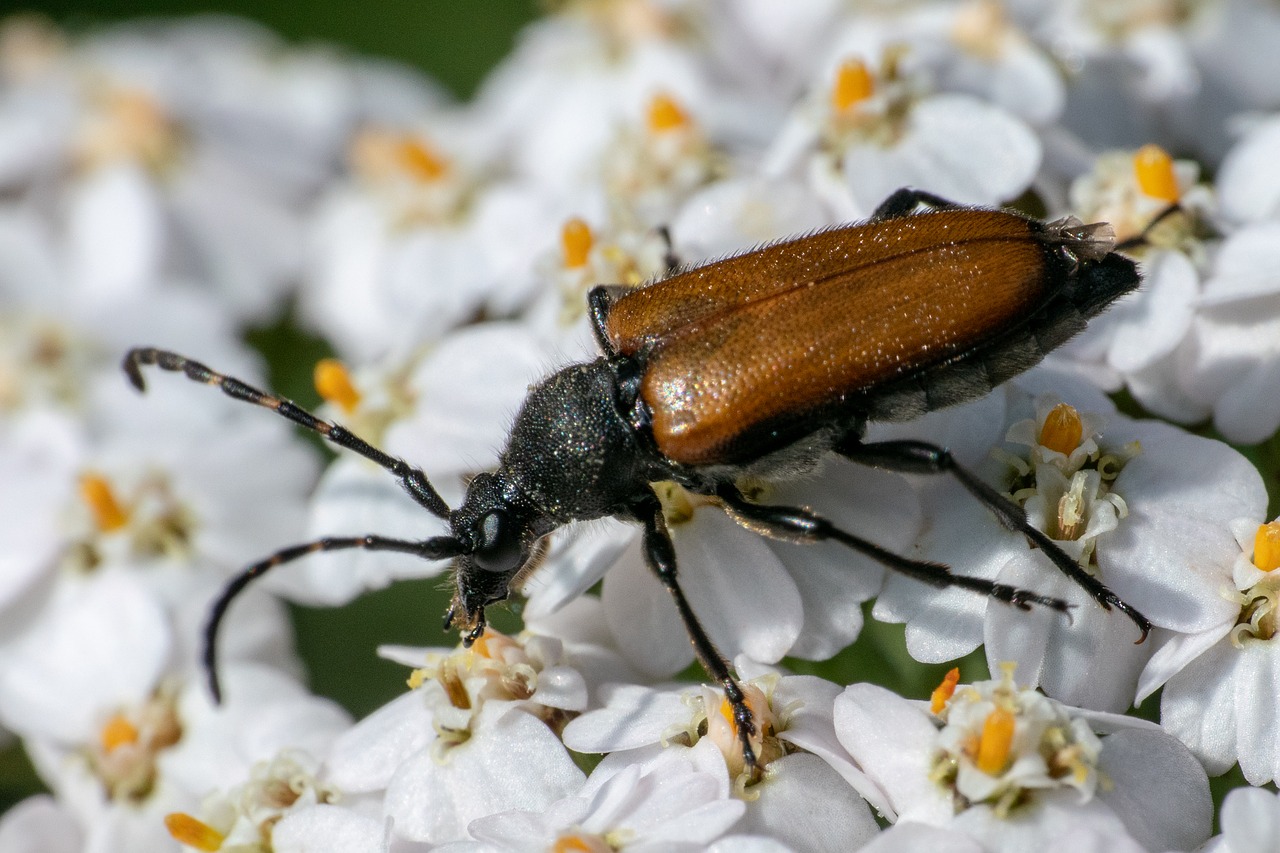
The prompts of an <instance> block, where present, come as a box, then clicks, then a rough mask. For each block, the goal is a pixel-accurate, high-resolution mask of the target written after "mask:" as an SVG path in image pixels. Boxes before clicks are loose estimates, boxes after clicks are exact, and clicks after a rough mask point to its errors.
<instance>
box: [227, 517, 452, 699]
mask: <svg viewBox="0 0 1280 853" xmlns="http://www.w3.org/2000/svg"><path fill="white" fill-rule="evenodd" d="M348 548H359V549H361V550H364V551H398V552H400V553H402V554H413V555H414V556H417V557H421V558H422V559H424V560H443V559H447V558H449V557H455V556H457V555H458V554H461V553H462V551H463V547H462V543H461V542H459V541H458V540H457V539H455V538H453V537H452V536H435V537H432V538H431V539H426V540H422V541H412V540H408V539H391V538H388V537H386V536H326V537H325V538H323V539H316V540H315V541H313V542H304V543H302V544H301V545H291V546H289V547H288V548H281V549H280V550H279V551H277V552H275V553H274V554H272V555H271V556H270V557H267V558H266V559H263V560H259V561H258V562H256V563H254V564H252V565H250V566H247V567H246V568H245V569H243V570H242V571H241V572H240V573H239V574H238V575H236V576H235V577H233V578H232V579H231V581H230V582H229V583H228V584H227V585H226V587H224V588H223V590H222V592H221V594H219V596H218V598H217V599H216V600H215V601H214V602H213V605H212V606H211V607H210V608H209V621H208V623H207V624H206V625H205V628H204V653H203V655H202V660H203V662H204V668H205V675H206V676H208V679H209V692H210V693H212V694H213V701H214V704H219V705H220V704H222V685H221V684H220V683H219V681H218V632H219V630H220V628H221V626H222V620H223V617H224V616H225V615H226V613H227V608H229V607H230V606H231V602H233V601H235V600H236V598H237V597H239V595H240V593H241V592H243V591H244V589H245V587H247V586H248V585H249V584H250V583H251V582H253V581H254V580H257V579H258V578H260V577H262V576H263V575H265V574H266V573H267V572H269V571H271V570H272V569H274V568H275V567H276V566H280V565H284V564H285V563H291V562H293V561H294V560H297V559H300V558H302V557H305V556H307V555H308V554H317V553H320V552H321V551H341V550H344V549H348Z"/></svg>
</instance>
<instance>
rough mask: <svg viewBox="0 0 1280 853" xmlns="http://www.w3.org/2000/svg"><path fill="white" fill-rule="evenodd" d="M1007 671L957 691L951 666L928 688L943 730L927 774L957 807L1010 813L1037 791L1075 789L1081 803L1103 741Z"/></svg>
mask: <svg viewBox="0 0 1280 853" xmlns="http://www.w3.org/2000/svg"><path fill="white" fill-rule="evenodd" d="M1013 669H1014V667H1013V666H1012V665H1009V666H1006V667H1004V672H1003V673H1002V676H1001V678H1000V680H998V681H986V682H980V683H978V684H974V685H970V686H967V687H964V688H960V689H959V690H956V687H955V683H954V679H955V678H958V676H959V670H955V669H953V670H951V672H950V673H949V674H948V677H947V682H946V683H945V684H944V686H942V687H939V689H938V690H937V691H935V692H934V696H933V699H932V701H931V704H930V710H931V711H932V712H933V713H934V714H935V715H936V716H937V717H938V719H939V720H940V721H941V723H942V728H941V729H939V732H938V752H937V756H936V758H935V760H934V767H933V770H932V771H931V773H930V777H931V778H932V779H934V781H936V782H937V783H938V784H939V785H941V786H943V787H944V788H945V789H950V790H951V792H952V797H953V799H954V802H955V807H956V811H957V812H959V811H963V810H964V809H966V808H968V807H969V806H971V805H973V804H976V803H985V804H987V805H989V806H991V807H992V809H993V811H994V813H995V814H996V816H997V817H1008V816H1009V815H1010V813H1012V812H1013V811H1014V810H1015V809H1017V808H1019V807H1021V806H1025V805H1026V804H1027V803H1028V802H1029V801H1030V800H1032V799H1033V798H1034V796H1035V792H1036V791H1037V790H1042V789H1050V788H1061V787H1071V788H1075V789H1076V791H1078V792H1079V794H1080V802H1082V803H1084V802H1088V801H1089V800H1090V799H1092V797H1093V795H1094V792H1095V790H1096V789H1097V786H1098V755H1099V753H1100V752H1101V750H1102V742H1101V741H1099V740H1098V737H1097V735H1095V734H1094V733H1093V732H1092V731H1091V730H1090V728H1089V725H1088V724H1087V723H1086V722H1085V721H1084V720H1083V719H1081V718H1078V717H1077V718H1072V717H1070V716H1069V715H1068V714H1067V713H1066V711H1065V709H1064V707H1063V706H1062V705H1061V704H1059V703H1057V702H1054V701H1053V700H1052V699H1049V698H1048V697H1047V696H1045V695H1044V694H1042V693H1039V692H1037V691H1035V690H1026V689H1023V688H1019V687H1018V686H1017V684H1015V683H1014V681H1013ZM952 691H955V692H952ZM948 694H950V695H948Z"/></svg>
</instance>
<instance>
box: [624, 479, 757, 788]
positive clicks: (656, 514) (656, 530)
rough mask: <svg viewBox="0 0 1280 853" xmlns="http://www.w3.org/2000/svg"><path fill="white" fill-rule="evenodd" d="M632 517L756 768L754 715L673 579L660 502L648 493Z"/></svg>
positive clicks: (747, 760)
mask: <svg viewBox="0 0 1280 853" xmlns="http://www.w3.org/2000/svg"><path fill="white" fill-rule="evenodd" d="M632 512H633V513H634V515H635V517H636V518H637V519H638V520H639V521H640V522H641V523H642V524H643V525H644V559H645V562H646V563H648V564H649V568H650V569H652V570H653V573H654V574H655V575H657V576H658V580H660V581H662V585H663V586H664V587H666V588H667V592H669V593H671V598H672V600H673V601H674V602H675V605H676V610H678V611H679V612H680V620H681V621H682V622H684V627H685V630H686V631H688V632H689V641H690V642H691V643H693V651H694V653H695V654H696V655H697V656H698V661H699V662H700V663H701V664H702V667H703V669H705V670H706V671H707V674H708V675H710V676H711V677H712V678H713V679H715V680H716V681H718V682H719V683H720V686H721V687H722V688H724V695H725V698H726V699H728V700H729V706H730V707H731V708H732V709H733V722H734V728H735V729H736V730H737V733H738V741H739V742H740V743H741V744H742V759H743V761H744V763H745V764H746V768H747V771H748V772H749V773H753V772H754V771H755V769H756V751H755V748H754V747H753V746H752V745H751V736H752V735H754V734H755V733H756V721H755V715H754V714H752V713H751V708H750V707H748V706H747V697H746V695H745V694H744V693H743V692H742V687H741V686H740V685H739V684H738V682H737V679H735V678H734V677H733V674H732V673H730V672H729V664H728V662H727V661H726V660H725V659H724V656H723V655H721V654H720V651H719V650H718V649H717V648H716V647H715V643H713V642H711V638H710V637H708V636H707V631H706V629H705V628H703V627H702V623H701V622H699V621H698V617H697V615H696V614H695V613H694V612H693V608H692V607H690V606H689V600H688V599H687V598H685V595H684V590H682V589H681V588H680V583H679V581H678V580H677V579H676V549H675V545H674V544H672V542H671V534H670V533H668V532H667V522H666V519H665V518H664V517H663V515H662V504H661V502H659V500H658V498H657V497H656V496H655V495H654V494H653V493H652V492H650V493H649V494H648V495H646V496H645V497H643V498H641V499H640V500H639V501H637V502H636V504H635V505H634V506H633V507H632Z"/></svg>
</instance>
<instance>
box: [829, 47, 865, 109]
mask: <svg viewBox="0 0 1280 853" xmlns="http://www.w3.org/2000/svg"><path fill="white" fill-rule="evenodd" d="M873 92H875V78H873V77H872V76H871V70H870V69H868V68H867V64H866V63H865V62H863V61H862V60H861V59H846V60H845V61H844V62H842V63H841V64H840V67H839V68H838V69H836V80H835V84H834V85H833V86H832V87H831V107H832V109H834V110H835V111H836V112H837V113H844V112H848V111H849V110H850V109H852V108H853V107H854V105H856V104H857V103H858V102H860V101H865V100H866V99H867V98H869V97H871V95H872V93H873Z"/></svg>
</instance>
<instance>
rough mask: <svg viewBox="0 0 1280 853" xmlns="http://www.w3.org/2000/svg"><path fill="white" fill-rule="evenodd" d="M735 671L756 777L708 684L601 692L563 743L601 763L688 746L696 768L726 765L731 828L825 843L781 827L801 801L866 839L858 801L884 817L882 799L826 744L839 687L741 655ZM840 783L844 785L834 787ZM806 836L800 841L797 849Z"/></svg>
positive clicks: (724, 706) (868, 824) (866, 815)
mask: <svg viewBox="0 0 1280 853" xmlns="http://www.w3.org/2000/svg"><path fill="white" fill-rule="evenodd" d="M738 669H739V671H740V673H741V674H742V675H743V676H744V680H743V682H742V684H743V690H744V691H745V693H746V696H747V704H748V706H749V707H750V708H751V710H752V712H753V714H754V715H755V719H756V725H757V728H758V733H757V735H755V736H754V737H753V739H752V740H753V747H754V749H755V753H756V757H757V768H758V769H757V771H756V772H757V773H760V772H761V771H763V772H762V775H760V776H759V778H754V777H753V776H752V774H751V773H750V772H749V771H747V770H746V768H745V766H744V764H743V758H742V744H741V742H740V740H739V739H738V736H737V733H736V729H735V727H734V725H733V723H732V722H731V719H732V716H731V713H730V710H729V705H728V702H727V700H726V699H725V697H724V695H723V693H722V692H720V690H719V689H715V688H710V687H701V688H685V689H682V690H676V689H666V690H660V689H651V688H647V687H640V686H638V685H618V686H617V687H616V688H614V689H612V690H608V691H606V702H605V706H604V707H603V708H600V709H598V710H593V711H589V712H587V713H585V714H583V715H582V716H580V717H578V718H577V719H575V720H572V721H571V722H570V723H569V725H568V726H566V727H565V732H564V738H565V743H566V745H568V746H569V747H570V748H571V749H573V750H575V751H578V752H607V753H610V755H609V756H608V757H606V758H605V759H604V763H602V765H601V767H605V766H610V767H614V766H620V765H625V764H630V763H634V762H637V761H641V762H645V761H653V760H656V756H659V755H661V754H662V752H663V750H665V749H686V748H689V749H690V754H691V755H695V756H697V759H696V760H698V761H699V762H700V764H701V766H706V767H711V768H720V767H723V768H725V771H724V772H725V773H726V774H727V776H731V777H733V779H734V787H735V790H736V791H737V792H738V793H739V795H740V796H744V797H745V798H746V799H747V800H748V803H749V804H748V811H747V814H746V816H745V818H744V821H745V823H744V824H742V825H740V826H739V827H738V828H739V829H740V830H745V831H751V832H763V833H764V834H767V835H772V836H773V837H775V838H781V839H783V840H787V841H788V842H789V843H797V845H798V846H800V847H806V846H811V845H812V844H819V843H821V844H826V843H828V842H825V841H821V835H822V833H818V834H815V835H813V836H807V835H805V834H803V833H804V832H805V831H804V830H803V826H802V825H794V824H791V823H789V821H788V816H792V817H793V816H794V813H793V810H800V811H803V810H804V809H805V808H806V806H805V805H804V803H805V802H806V801H807V802H808V803H809V804H810V805H809V806H808V807H809V808H822V809H823V810H824V811H826V812H827V813H828V814H829V817H830V820H831V821H832V822H833V825H835V824H837V823H838V824H839V825H841V826H843V827H844V828H845V829H844V830H843V832H844V833H845V835H844V836H843V837H845V838H846V839H847V838H848V837H850V834H852V835H853V836H855V837H867V836H868V835H869V834H870V832H871V831H872V828H873V821H872V820H871V818H870V812H869V811H868V810H867V809H866V805H865V803H863V802H862V800H859V795H860V796H861V797H863V798H865V799H866V801H867V802H870V803H871V804H873V805H874V806H875V808H876V809H877V810H878V811H880V812H881V813H883V814H886V815H892V811H891V807H890V805H889V803H888V801H887V800H886V799H885V798H884V795H883V794H882V793H881V792H880V791H879V790H878V789H877V788H876V787H875V786H874V785H870V784H868V780H867V779H866V777H865V775H864V774H863V773H862V771H861V770H860V769H859V768H858V767H857V765H856V764H854V763H853V762H852V761H850V760H849V757H848V755H847V753H845V751H844V749H843V748H842V747H840V745H839V744H838V743H836V741H835V732H834V729H833V725H832V719H831V714H830V710H831V706H830V702H831V700H832V698H833V697H834V696H835V695H836V693H837V692H838V691H839V687H838V686H836V685H834V684H831V683H830V682H826V681H823V680H822V679H819V678H814V677H812V676H788V675H783V676H779V675H777V674H776V673H770V672H768V671H767V670H766V669H765V668H763V667H760V666H759V665H758V664H753V663H752V662H751V661H749V660H747V659H746V658H739V659H738ZM597 772H598V771H597ZM841 779H843V780H844V783H846V784H847V785H848V786H849V788H845V787H844V786H842V785H841V784H840V781H839V780H841ZM833 785H834V786H835V787H834V788H833V787H832V786H833ZM819 803H820V804H821V805H818V804H819ZM802 824H803V822H802ZM832 834H833V835H840V833H837V832H834V831H833V833H832ZM805 838H807V839H808V844H806V843H802V841H801V840H802V839H805Z"/></svg>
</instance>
